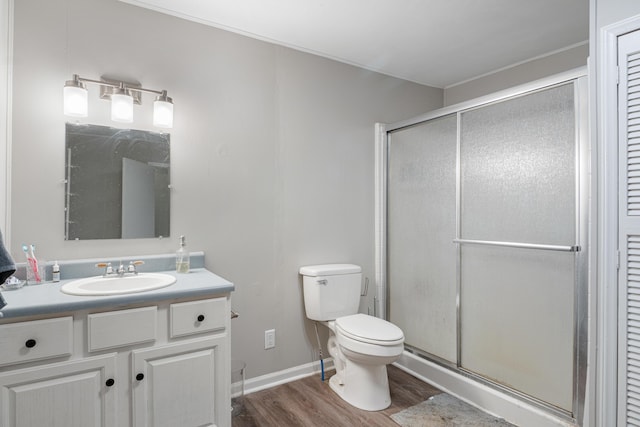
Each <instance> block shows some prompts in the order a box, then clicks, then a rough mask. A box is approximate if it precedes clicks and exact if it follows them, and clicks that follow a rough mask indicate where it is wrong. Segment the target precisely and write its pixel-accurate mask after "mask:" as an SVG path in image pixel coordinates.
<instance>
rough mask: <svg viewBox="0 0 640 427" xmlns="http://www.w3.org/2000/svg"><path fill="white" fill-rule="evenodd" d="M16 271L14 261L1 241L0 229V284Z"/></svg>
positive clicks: (0, 233)
mask: <svg viewBox="0 0 640 427" xmlns="http://www.w3.org/2000/svg"><path fill="white" fill-rule="evenodd" d="M15 272H16V263H15V262H13V258H11V255H10V254H9V251H7V248H5V247H4V243H3V241H2V231H0V285H1V284H3V283H4V281H5V280H7V279H8V278H9V276H11V275H12V274H13V273H15Z"/></svg>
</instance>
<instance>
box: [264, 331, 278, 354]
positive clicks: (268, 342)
mask: <svg viewBox="0 0 640 427" xmlns="http://www.w3.org/2000/svg"><path fill="white" fill-rule="evenodd" d="M275 346H276V330H275V329H269V330H268V331H264V349H265V350H268V349H270V348H274V347H275Z"/></svg>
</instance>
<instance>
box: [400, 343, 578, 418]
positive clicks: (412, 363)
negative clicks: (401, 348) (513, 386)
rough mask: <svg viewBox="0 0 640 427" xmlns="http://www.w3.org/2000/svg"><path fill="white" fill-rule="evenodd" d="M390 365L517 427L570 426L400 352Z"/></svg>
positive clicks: (409, 354)
mask: <svg viewBox="0 0 640 427" xmlns="http://www.w3.org/2000/svg"><path fill="white" fill-rule="evenodd" d="M394 366H397V367H398V368H400V369H402V370H403V371H405V372H407V373H409V374H411V375H413V376H414V377H416V378H419V379H421V380H423V381H425V382H428V383H429V384H432V385H433V386H435V387H437V388H439V389H440V390H442V391H444V392H446V393H449V394H450V395H452V396H455V397H457V398H458V399H460V400H462V401H464V402H467V403H469V404H470V405H473V406H475V407H477V408H480V409H481V410H483V411H485V412H488V413H490V414H491V415H494V416H496V417H499V418H504V419H505V420H507V421H509V422H510V423H513V424H516V425H518V426H520V427H573V426H574V424H573V423H571V422H568V421H566V420H563V419H560V418H557V417H556V416H554V415H553V414H550V413H548V412H545V411H544V410H542V409H540V408H538V407H535V406H532V405H530V404H528V403H527V402H524V401H522V400H519V399H516V398H515V397H513V396H510V395H507V394H505V393H501V392H499V391H497V390H494V389H493V388H490V387H488V386H486V385H484V384H481V383H479V382H477V381H474V380H472V379H470V378H467V377H465V376H462V375H460V374H458V373H456V372H454V371H452V370H450V369H446V368H444V367H442V366H440V365H438V364H435V363H433V362H430V361H428V360H426V359H423V358H421V357H418V356H416V355H414V354H411V353H408V352H406V351H405V352H404V353H403V355H402V356H400V359H399V360H398V361H397V362H396V363H394Z"/></svg>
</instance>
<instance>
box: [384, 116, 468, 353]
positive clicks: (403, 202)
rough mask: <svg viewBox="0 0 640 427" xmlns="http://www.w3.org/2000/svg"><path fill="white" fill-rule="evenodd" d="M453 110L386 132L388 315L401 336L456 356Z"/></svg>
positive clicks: (421, 346)
mask: <svg viewBox="0 0 640 427" xmlns="http://www.w3.org/2000/svg"><path fill="white" fill-rule="evenodd" d="M456 141H457V119H456V115H451V116H445V117H441V118H438V119H434V120H430V121H427V122H423V123H420V124H418V125H415V126H413V127H410V128H405V129H401V130H398V131H394V132H393V133H391V134H390V137H389V145H388V150H389V151H388V180H387V181H388V183H387V203H388V205H387V206H388V212H387V256H388V263H387V275H388V278H387V280H388V288H389V319H390V320H391V321H392V322H393V323H395V324H396V325H398V326H399V327H400V328H401V329H402V330H403V332H404V335H405V343H406V344H407V345H409V346H411V347H414V348H417V349H419V350H422V351H424V352H427V353H429V354H432V355H435V356H437V357H439V358H441V359H444V360H446V361H449V362H452V363H456V246H455V244H453V242H452V240H451V236H453V235H454V233H455V230H456V224H455V209H456V197H455V194H456Z"/></svg>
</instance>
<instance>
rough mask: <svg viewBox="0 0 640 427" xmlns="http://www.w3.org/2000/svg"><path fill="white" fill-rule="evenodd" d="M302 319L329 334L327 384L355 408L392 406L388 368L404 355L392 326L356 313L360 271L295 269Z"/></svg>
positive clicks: (342, 266) (353, 267)
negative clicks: (299, 283) (299, 277)
mask: <svg viewBox="0 0 640 427" xmlns="http://www.w3.org/2000/svg"><path fill="white" fill-rule="evenodd" d="M300 274H301V275H302V276H303V282H302V283H303V292H304V306H305V310H306V313H307V317H308V318H309V319H311V320H316V321H320V322H322V323H323V324H324V325H326V326H327V327H328V328H329V330H330V336H329V342H328V344H327V346H328V348H329V353H331V356H332V357H333V363H334V365H335V368H336V374H335V375H334V376H332V377H331V379H330V380H329V385H330V386H331V389H333V390H334V391H335V392H336V393H337V394H338V395H339V396H340V397H341V398H342V399H344V400H345V401H346V402H348V403H349V404H351V405H353V406H355V407H356V408H360V409H364V410H367V411H380V410H382V409H385V408H387V407H388V406H389V405H390V404H391V397H390V395H389V380H388V378H387V364H389V363H392V362H394V361H395V360H396V359H398V357H400V355H401V354H402V352H403V350H404V334H403V333H402V330H401V329H400V328H398V327H397V326H396V325H394V324H393V323H390V322H387V321H386V320H382V319H379V318H377V317H373V316H368V315H366V314H358V306H359V304H360V287H361V281H362V270H361V268H360V267H359V266H357V265H353V264H326V265H312V266H307V267H301V268H300Z"/></svg>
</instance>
